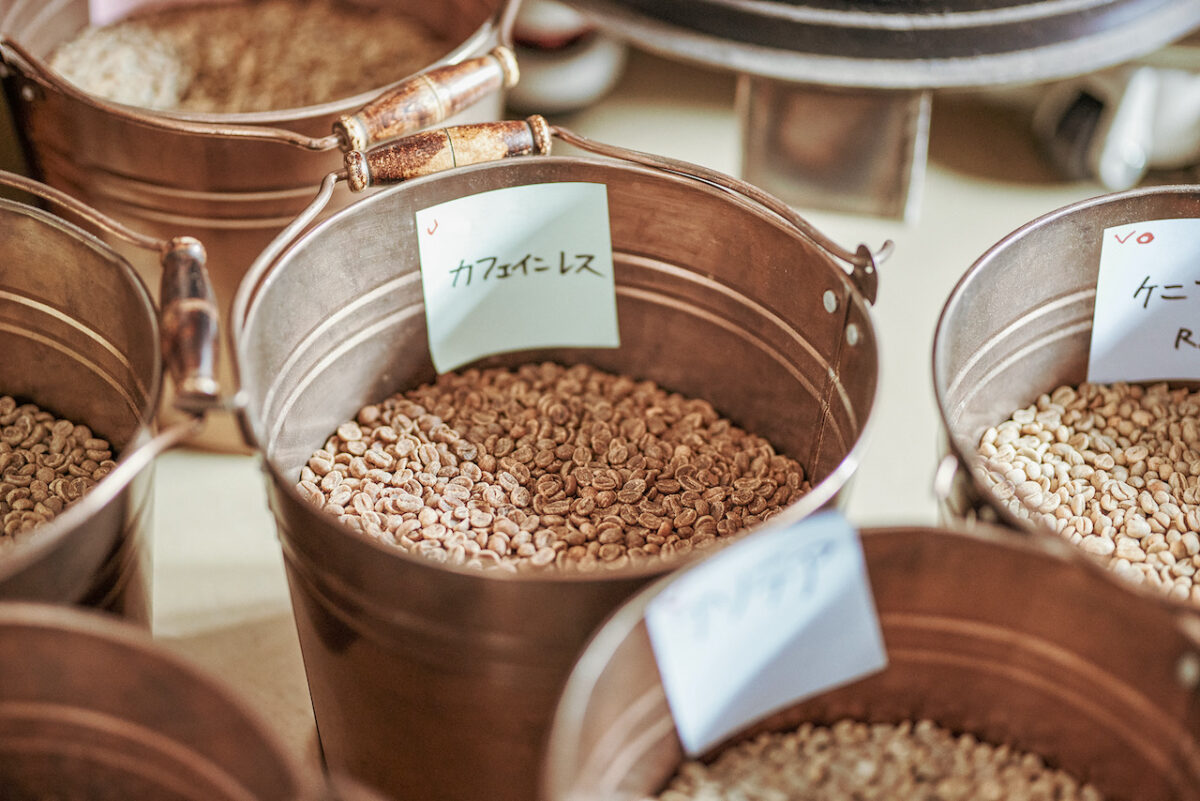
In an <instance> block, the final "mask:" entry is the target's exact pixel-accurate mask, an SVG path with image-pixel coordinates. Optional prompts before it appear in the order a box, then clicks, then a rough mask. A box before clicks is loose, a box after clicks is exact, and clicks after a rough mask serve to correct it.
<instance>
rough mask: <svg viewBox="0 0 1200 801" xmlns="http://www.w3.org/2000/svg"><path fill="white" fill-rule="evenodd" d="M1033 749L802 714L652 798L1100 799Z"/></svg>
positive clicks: (913, 726)
mask: <svg viewBox="0 0 1200 801" xmlns="http://www.w3.org/2000/svg"><path fill="white" fill-rule="evenodd" d="M1102 797H1103V796H1101V795H1100V793H1099V792H1098V791H1097V790H1096V789H1095V788H1094V787H1092V786H1091V785H1088V784H1082V783H1080V782H1079V781H1077V780H1076V779H1075V778H1073V777H1071V776H1070V775H1068V774H1067V773H1065V772H1063V771H1061V770H1054V769H1051V768H1049V767H1047V766H1046V764H1045V762H1043V761H1042V759H1041V758H1040V757H1038V756H1037V755H1035V754H1030V753H1022V752H1021V751H1018V750H1016V749H1013V748H1010V747H1009V746H1007V745H999V746H994V745H990V744H988V743H983V742H980V741H978V740H977V739H976V738H975V737H973V736H972V735H970V734H963V735H959V736H955V735H954V734H952V733H951V732H949V731H947V730H946V729H943V728H941V727H940V726H938V725H936V724H935V723H933V722H931V721H928V720H923V721H920V722H918V723H912V722H904V723H900V724H898V725H894V724H890V723H873V724H868V723H860V722H856V721H850V720H842V721H839V722H838V723H835V724H834V725H833V726H815V725H813V724H811V723H805V724H804V725H802V726H801V727H800V728H799V729H798V730H796V731H794V732H789V733H769V734H763V735H760V736H758V737H757V738H755V739H753V740H748V741H746V742H743V743H740V744H738V745H735V746H733V747H731V748H728V749H726V750H725V751H724V752H723V753H721V754H720V755H719V756H718V757H717V759H716V760H715V761H714V762H713V763H712V764H705V763H703V762H688V763H686V764H684V765H683V766H682V768H680V770H679V773H678V775H677V776H676V777H675V778H674V779H672V781H671V783H670V784H669V785H668V787H667V789H666V790H665V791H663V793H662V794H661V795H659V796H658V797H657V798H658V801H779V800H780V799H828V801H851V800H853V801H933V800H935V799H936V801H960V800H961V801H1101V799H1102Z"/></svg>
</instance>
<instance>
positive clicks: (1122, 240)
mask: <svg viewBox="0 0 1200 801" xmlns="http://www.w3.org/2000/svg"><path fill="white" fill-rule="evenodd" d="M1171 379H1200V219H1169V220H1148V221H1146V222H1138V223H1130V224H1127V225H1119V226H1115V227H1113V228H1105V229H1104V241H1103V244H1102V245H1101V248H1100V272H1099V275H1098V276H1097V279H1096V311H1095V314H1094V316H1093V318H1092V342H1091V348H1090V353H1089V359H1088V381H1092V382H1096V383H1112V382H1115V381H1156V380H1171Z"/></svg>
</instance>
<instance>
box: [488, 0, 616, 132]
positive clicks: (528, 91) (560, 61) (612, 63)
mask: <svg viewBox="0 0 1200 801" xmlns="http://www.w3.org/2000/svg"><path fill="white" fill-rule="evenodd" d="M513 47H514V50H515V52H516V54H517V61H518V63H520V65H521V80H520V81H519V82H518V83H517V85H516V86H514V87H513V88H512V89H511V90H509V94H508V105H509V107H510V108H512V109H514V110H516V111H519V112H521V113H526V112H539V113H543V114H556V113H559V112H566V111H575V110H577V109H580V108H583V107H584V106H588V105H590V104H592V103H594V102H596V101H597V100H599V99H600V98H602V97H604V96H605V95H606V94H608V93H609V92H610V91H611V90H612V88H613V87H614V86H616V85H617V81H618V80H620V78H621V73H622V71H623V70H624V68H625V54H626V50H627V45H625V43H624V42H622V41H620V40H618V39H615V38H613V37H612V36H608V35H606V34H603V33H601V32H600V30H599V29H598V28H597V27H596V25H595V24H593V23H592V22H591V21H590V20H588V18H587V17H585V16H583V15H582V14H580V13H579V12H578V11H576V10H575V9H573V8H570V7H569V6H566V5H564V4H562V3H560V2H557V0H525V2H524V3H523V4H522V6H521V10H520V11H519V12H518V14H517V20H516V23H515V24H514V25H513Z"/></svg>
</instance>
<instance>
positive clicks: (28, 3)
mask: <svg viewBox="0 0 1200 801" xmlns="http://www.w3.org/2000/svg"><path fill="white" fill-rule="evenodd" d="M516 6H517V4H516V3H515V2H511V1H510V0H437V2H418V1H417V0H369V1H367V2H364V1H363V0H183V1H182V2H181V1H180V0H166V2H161V1H160V0H90V2H89V0H62V2H53V3H49V4H47V3H46V2H44V0H0V61H2V62H3V65H4V67H5V68H6V69H5V70H4V71H3V82H4V88H5V90H6V95H7V97H8V98H9V101H10V104H11V107H12V115H13V119H14V121H15V124H16V127H17V129H18V130H19V131H20V134H21V140H22V143H23V144H24V145H25V150H26V153H25V155H26V156H27V161H28V163H29V165H30V169H31V170H32V171H33V172H32V173H31V174H34V175H36V176H38V177H39V179H40V180H42V181H44V182H45V183H47V184H49V185H51V186H53V187H56V188H58V189H61V190H63V191H65V192H68V193H69V194H72V195H74V196H76V197H78V198H80V199H82V200H84V201H85V202H87V203H88V204H89V205H91V206H92V207H93V208H96V209H97V210H99V211H101V212H103V213H105V214H107V215H108V216H110V217H112V218H114V219H116V220H118V221H120V222H121V223H123V224H125V225H128V226H130V227H132V228H135V229H136V230H139V231H143V232H146V233H148V234H152V235H154V236H158V237H161V238H168V237H170V236H173V235H175V234H177V233H178V232H180V231H187V232H189V233H190V234H191V235H193V236H195V237H197V238H198V239H200V240H201V241H203V242H204V243H205V246H206V248H207V249H208V252H209V254H210V258H211V262H212V264H213V265H214V269H213V276H212V278H213V284H214V289H215V291H216V293H217V298H218V303H219V304H220V307H221V308H227V307H228V305H229V303H230V302H231V300H232V298H233V294H234V291H235V290H236V287H237V285H238V283H239V282H240V280H241V277H242V275H243V274H244V273H245V271H246V269H247V268H248V267H249V265H250V263H251V262H252V261H253V260H254V258H255V257H256V256H257V255H258V254H259V253H260V252H261V251H262V250H263V248H264V247H266V245H267V243H268V242H270V241H271V239H272V238H273V237H274V236H275V235H276V234H277V233H278V232H279V230H280V229H281V228H283V226H284V225H285V224H286V223H287V222H288V221H289V220H291V219H292V218H293V217H295V216H296V215H297V214H298V213H299V212H300V211H301V210H302V209H303V208H304V207H305V205H306V204H307V202H308V200H309V199H310V198H311V194H312V193H311V187H313V186H314V185H316V184H317V183H318V182H319V181H320V180H321V177H322V176H324V175H325V174H326V173H328V172H329V171H330V170H333V169H336V168H337V167H338V166H339V165H340V164H341V160H342V154H343V150H347V149H355V148H362V147H365V146H366V145H367V144H369V143H371V142H374V141H382V140H386V139H389V138H393V137H397V136H401V135H403V134H406V133H411V132H412V131H416V130H419V129H421V128H423V127H426V126H428V125H431V124H434V123H436V122H438V121H440V120H442V119H443V118H446V117H449V118H452V119H453V120H454V121H457V122H463V121H468V120H487V119H494V118H495V117H496V116H497V115H498V114H499V113H500V110H501V108H502V103H503V101H502V97H503V90H504V87H505V86H508V85H511V84H512V83H513V82H515V81H516V80H517V67H516V61H515V59H514V58H513V55H512V50H511V44H512V43H511V41H510V39H511V36H510V31H511V27H512V19H513V17H514V16H515V13H516ZM118 251H119V252H120V253H122V255H124V256H125V257H126V258H127V259H129V260H130V263H131V264H133V265H134V267H135V268H136V269H138V270H139V271H140V272H141V273H142V275H143V277H144V278H145V279H146V280H147V282H148V283H150V284H151V285H152V286H153V284H154V281H155V279H156V277H157V274H158V273H157V269H158V266H157V263H156V262H155V261H154V259H153V258H152V257H151V256H148V255H147V254H146V253H145V252H143V251H141V250H139V249H137V248H127V247H124V246H121V245H118ZM222 363H228V360H227V359H226V360H223V362H222ZM168 397H169V396H168ZM163 414H164V416H165V417H167V418H170V416H171V415H172V414H173V411H172V410H171V409H170V408H169V404H168V406H167V408H165V409H164V410H163ZM201 436H202V441H203V442H205V443H206V444H208V445H210V446H211V447H215V448H221V449H227V450H228V449H239V448H244V445H243V443H242V442H241V439H240V436H239V435H238V431H237V426H236V423H235V421H234V420H233V418H232V417H231V416H228V415H223V414H218V415H214V420H212V421H210V424H209V425H208V426H207V427H206V429H205V432H204V433H203V434H202V435H201Z"/></svg>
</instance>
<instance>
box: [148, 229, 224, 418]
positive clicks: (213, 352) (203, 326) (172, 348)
mask: <svg viewBox="0 0 1200 801" xmlns="http://www.w3.org/2000/svg"><path fill="white" fill-rule="evenodd" d="M206 259H207V256H206V254H205V251H204V246H203V245H201V244H200V242H198V241H197V240H195V239H192V238H191V237H186V236H185V237H178V238H176V239H173V240H171V242H170V244H169V245H168V246H167V249H166V251H165V252H164V253H163V258H162V265H163V273H162V284H161V293H160V296H159V302H160V303H161V305H162V313H161V320H160V328H161V336H162V352H163V361H164V362H165V363H166V367H167V372H168V373H169V374H170V376H171V380H172V381H173V382H174V384H175V408H177V409H179V410H180V411H183V412H187V413H189V414H194V415H201V414H203V413H204V412H206V411H208V410H210V409H212V408H213V406H214V404H215V403H216V401H217V397H218V395H219V394H220V386H219V385H218V384H217V379H216V360H217V330H218V329H217V318H218V314H217V301H216V296H215V295H214V293H213V288H212V284H211V283H210V282H209V279H208V271H207V269H206V268H205V261H206Z"/></svg>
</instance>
